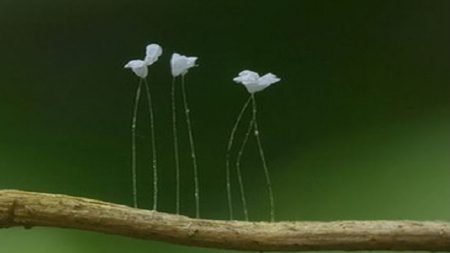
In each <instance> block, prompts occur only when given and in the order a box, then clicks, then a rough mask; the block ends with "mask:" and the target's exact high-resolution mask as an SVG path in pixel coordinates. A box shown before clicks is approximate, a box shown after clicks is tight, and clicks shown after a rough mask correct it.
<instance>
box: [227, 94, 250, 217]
mask: <svg viewBox="0 0 450 253" xmlns="http://www.w3.org/2000/svg"><path fill="white" fill-rule="evenodd" d="M250 101H251V97H249V98H248V99H247V102H245V104H244V106H243V107H242V109H241V111H240V112H239V115H238V117H237V118H236V121H235V122H234V125H233V129H232V130H231V134H230V138H229V139H228V145H227V153H226V159H225V171H226V181H227V182H226V183H227V198H228V211H229V214H230V220H232V219H233V201H232V198H231V180H230V178H231V172H230V155H231V148H232V147H233V141H234V137H235V135H236V130H237V128H238V126H239V123H240V122H241V119H242V116H243V115H244V112H245V110H246V109H247V107H248V105H249V104H250Z"/></svg>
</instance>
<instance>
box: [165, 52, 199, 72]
mask: <svg viewBox="0 0 450 253" xmlns="http://www.w3.org/2000/svg"><path fill="white" fill-rule="evenodd" d="M197 59H198V58H197V57H187V56H185V55H180V54H177V53H174V54H172V58H171V59H170V66H171V70H172V76H173V77H177V76H179V75H185V74H186V73H187V72H188V70H189V69H190V68H192V67H195V66H197V65H196V64H195V61H197Z"/></svg>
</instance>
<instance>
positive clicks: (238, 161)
mask: <svg viewBox="0 0 450 253" xmlns="http://www.w3.org/2000/svg"><path fill="white" fill-rule="evenodd" d="M253 127H254V119H253V118H252V119H251V120H250V122H249V124H248V127H247V131H246V132H245V136H244V139H243V141H242V144H241V147H240V149H239V152H238V154H237V158H236V174H237V178H238V183H239V190H240V193H241V202H242V210H243V211H244V219H245V220H246V221H248V208H247V199H246V197H245V190H244V180H243V179H242V172H241V159H242V155H243V154H244V150H245V146H246V145H247V142H248V138H249V137H250V133H251V132H252V129H253Z"/></svg>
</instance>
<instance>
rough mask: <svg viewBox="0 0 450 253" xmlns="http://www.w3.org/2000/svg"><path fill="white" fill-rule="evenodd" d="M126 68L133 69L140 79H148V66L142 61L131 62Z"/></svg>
mask: <svg viewBox="0 0 450 253" xmlns="http://www.w3.org/2000/svg"><path fill="white" fill-rule="evenodd" d="M124 68H128V69H131V70H132V71H133V72H134V73H135V74H136V75H137V76H139V77H140V78H146V77H147V74H148V68H147V64H146V63H145V61H142V60H131V61H129V62H128V63H127V64H126V65H125V67H124Z"/></svg>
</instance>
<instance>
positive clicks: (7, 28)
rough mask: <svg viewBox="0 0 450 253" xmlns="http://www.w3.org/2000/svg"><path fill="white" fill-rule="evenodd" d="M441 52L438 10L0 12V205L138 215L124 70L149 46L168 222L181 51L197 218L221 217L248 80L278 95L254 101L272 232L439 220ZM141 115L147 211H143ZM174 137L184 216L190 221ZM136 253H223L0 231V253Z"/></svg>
mask: <svg viewBox="0 0 450 253" xmlns="http://www.w3.org/2000/svg"><path fill="white" fill-rule="evenodd" d="M449 35H450V1H447V0H442V1H438V0H434V1H423V0H421V1H412V0H408V1H406V0H404V1H400V0H399V1H388V0H386V1H356V0H355V1H317V0H314V1H313V0H310V1H294V0H291V1H284V0H280V1H234V0H221V1H211V0H209V1H206V0H198V1H182V0H177V1H169V0H168V1H125V0H121V1H69V0H59V1H50V0H39V1H38V0H0V36H1V37H0V57H1V62H0V172H1V177H0V188H5V189H7V188H14V189H23V190H31V191H39V192H52V193H64V194H71V195H78V196H84V197H90V198H97V199H101V200H105V201H111V202H115V203H121V204H131V201H132V197H131V178H130V131H129V129H130V121H131V111H132V103H133V99H134V92H135V88H136V85H137V78H136V77H135V76H134V75H133V74H132V73H131V71H129V70H124V69H123V65H124V64H125V63H126V62H127V61H128V60H130V59H136V58H142V57H143V56H144V47H145V45H146V44H147V43H150V42H157V43H159V44H161V45H162V46H163V49H164V54H163V56H162V57H161V58H160V60H159V61H158V62H157V63H156V64H155V65H153V66H151V68H150V74H149V80H150V82H151V85H152V91H153V95H154V103H155V107H156V112H155V113H156V118H157V123H156V124H157V141H158V151H159V157H160V176H161V177H160V182H161V184H160V186H161V187H160V193H161V195H160V201H161V202H160V210H161V211H166V212H173V211H174V208H175V202H174V199H175V195H174V186H175V185H174V167H173V156H172V138H171V125H170V122H171V121H170V93H169V92H170V81H171V76H170V72H169V64H168V62H169V58H170V54H171V53H172V52H174V51H176V52H179V53H182V54H186V55H195V56H198V57H199V61H198V63H199V65H200V66H199V67H198V68H196V69H193V70H192V71H190V73H189V75H188V76H187V87H188V93H189V99H190V102H191V109H192V113H191V115H192V120H193V124H194V131H195V133H194V134H195V137H196V144H197V150H198V157H199V166H200V167H199V169H200V184H201V185H200V186H201V192H200V194H201V213H202V217H204V218H212V219H227V217H228V214H227V206H226V193H225V181H224V180H225V174H224V154H225V147H226V142H227V138H228V134H229V131H230V130H231V126H232V124H233V121H234V119H235V117H236V116H237V113H238V111H239V109H240V107H241V106H242V104H243V103H244V101H245V100H246V98H247V96H248V94H247V92H246V91H245V90H244V88H243V87H241V86H239V85H236V84H234V83H233V82H232V81H231V79H232V78H233V77H234V76H235V75H236V74H237V73H238V72H239V71H241V70H242V69H246V68H248V69H252V70H255V71H258V72H260V73H266V72H273V73H275V74H277V75H278V76H279V77H281V78H282V81H281V82H280V83H277V84H276V85H273V86H272V87H270V88H269V89H267V90H265V91H264V92H261V93H258V94H257V100H258V106H259V125H260V128H261V132H262V138H263V145H264V146H265V151H266V155H267V159H268V162H269V169H270V170H271V174H272V179H273V184H274V191H275V197H276V204H277V219H278V220H336V219H419V220H438V219H442V220H448V219H449V218H450V167H449V165H450V156H449V154H450V99H449V95H450V75H449V69H450V36H449ZM141 108H145V107H144V105H143V106H142V107H141ZM140 115H141V118H140V119H142V120H141V121H140V125H139V130H138V132H139V149H140V153H139V155H140V160H139V166H140V167H139V182H138V183H139V193H140V196H139V201H140V203H141V206H142V207H143V208H150V207H151V204H152V203H151V189H152V186H151V180H152V179H151V172H150V169H149V167H148V165H147V164H148V161H149V156H148V154H147V153H146V152H148V150H146V149H148V142H149V134H148V129H147V128H146V124H147V123H148V122H147V121H146V119H145V118H146V115H145V111H142V114H140ZM181 117H182V115H181V114H180V118H181ZM179 128H180V134H181V136H180V141H181V150H182V152H183V154H182V177H183V182H182V184H183V185H182V187H183V191H182V213H183V214H186V215H190V216H192V215H193V214H194V208H193V207H194V205H193V193H192V190H193V185H192V177H191V174H192V173H191V165H190V161H189V154H188V152H187V150H188V145H187V139H186V133H185V132H184V130H185V128H184V124H180V126H179ZM257 158H258V157H257V153H256V146H255V143H254V141H251V142H250V145H249V147H248V152H247V153H246V155H245V157H244V159H245V160H244V161H243V170H244V176H245V182H246V189H247V196H248V201H249V209H250V217H251V219H252V220H267V219H268V217H269V216H268V215H269V210H268V203H267V191H266V188H265V185H264V180H263V179H264V178H263V175H262V174H261V172H262V169H261V167H260V163H259V160H258V159H257ZM235 185H236V184H235ZM234 190H235V191H234V192H233V193H234V198H235V200H236V202H235V207H236V212H239V213H238V214H239V216H238V218H242V215H241V210H240V206H239V203H238V201H237V197H238V195H237V189H234ZM131 250H132V251H133V252H135V253H138V252H222V251H221V250H208V249H199V248H189V247H184V246H175V245H170V244H166V243H160V242H152V241H142V240H135V239H128V238H121V237H117V236H110V235H103V234H96V233H90V232H80V231H73V230H63V229H56V228H33V229H31V230H27V231H25V230H23V229H22V228H12V229H3V230H1V231H0V252H8V253H13V252H30V253H31V252H32V253H41V252H45V253H48V252H86V253H89V252H129V251H131Z"/></svg>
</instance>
